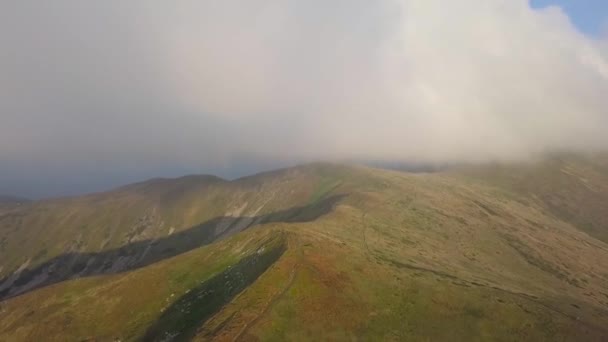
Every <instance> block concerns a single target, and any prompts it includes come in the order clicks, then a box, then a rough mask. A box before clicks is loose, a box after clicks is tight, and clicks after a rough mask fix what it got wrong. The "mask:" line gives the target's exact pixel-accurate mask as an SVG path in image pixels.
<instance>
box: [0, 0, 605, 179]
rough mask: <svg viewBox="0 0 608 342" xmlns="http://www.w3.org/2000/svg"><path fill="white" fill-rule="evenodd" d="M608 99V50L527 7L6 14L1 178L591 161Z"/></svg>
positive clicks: (250, 7) (0, 43) (53, 8)
mask: <svg viewBox="0 0 608 342" xmlns="http://www.w3.org/2000/svg"><path fill="white" fill-rule="evenodd" d="M606 94H608V43H607V40H606V39H603V38H598V37H594V38H591V37H588V36H585V35H584V34H582V33H580V32H579V31H577V30H576V28H575V27H574V26H573V25H572V24H571V23H570V21H569V19H568V17H567V15H566V14H565V13H564V12H563V11H562V10H561V9H560V8H558V7H548V8H545V9H541V10H533V9H531V8H530V5H529V3H528V1H525V0H486V1H477V0H461V1H458V2H455V1H450V2H447V1H440V0H379V1H367V0H332V1H321V0H311V1H296V0H265V1H261V2H251V1H244V0H226V1H221V2H220V1H194V0H180V1H172V2H166V1H159V0H148V1H144V0H127V1H118V0H109V1H102V2H96V3H91V2H82V1H77V0H56V1H52V2H44V3H40V2H32V1H14V2H8V3H3V4H2V5H0V163H1V164H2V165H3V170H0V173H1V174H0V179H2V178H4V179H10V178H11V177H13V176H14V175H13V173H16V174H18V173H20V172H23V169H24V168H31V169H34V170H45V171H46V172H51V171H52V172H54V173H55V174H57V175H67V174H74V175H76V174H81V173H82V172H83V171H84V170H95V169H98V168H99V167H104V168H106V169H112V170H121V169H122V168H126V169H134V170H135V169H138V168H141V170H144V169H145V170H149V172H154V170H163V169H167V168H169V166H170V165H178V166H179V167H177V168H176V169H179V170H182V169H183V170H186V169H187V170H197V169H205V168H208V169H213V168H215V169H217V168H221V167H228V166H230V165H233V164H235V163H239V162H242V161H243V160H257V161H260V160H264V161H269V162H273V163H281V162H296V161H307V160H312V159H334V158H338V159H374V160H379V159H385V160H418V161H484V160H490V159H492V160H494V159H514V158H523V157H529V156H533V155H536V154H539V153H543V152H546V151H551V150H575V151H589V150H596V149H603V148H606V147H608V135H606V134H605V128H606V127H608V113H607V112H606V108H608V97H607V96H606ZM83 165H84V166H83ZM4 166H6V167H4ZM32 172H33V171H32ZM91 172H92V171H91ZM116 172H118V171H116ZM142 172H143V171H142ZM35 175H36V172H33V173H32V177H34V178H35V177H36V176H35ZM66 177H67V176H66ZM13 178H14V177H13Z"/></svg>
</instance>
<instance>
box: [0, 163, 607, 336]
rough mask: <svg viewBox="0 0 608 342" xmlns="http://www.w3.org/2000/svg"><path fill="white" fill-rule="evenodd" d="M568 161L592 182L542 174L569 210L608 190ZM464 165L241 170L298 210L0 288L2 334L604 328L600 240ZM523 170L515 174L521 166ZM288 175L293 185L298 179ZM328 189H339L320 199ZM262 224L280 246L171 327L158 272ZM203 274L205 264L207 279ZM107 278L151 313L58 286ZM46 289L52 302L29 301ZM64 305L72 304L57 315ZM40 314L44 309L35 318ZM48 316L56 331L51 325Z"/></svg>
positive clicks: (257, 233)
mask: <svg viewBox="0 0 608 342" xmlns="http://www.w3.org/2000/svg"><path fill="white" fill-rule="evenodd" d="M561 162H565V161H564V160H562V161H561ZM561 162H560V163H561ZM567 162H568V163H570V164H569V165H571V168H576V170H577V173H576V176H572V175H569V176H568V177H576V179H580V178H581V177H582V178H584V179H587V180H588V181H590V180H591V179H593V184H594V185H597V186H598V187H597V188H596V190H597V192H593V194H591V193H588V192H586V191H580V193H579V192H577V191H578V190H576V189H577V188H576V186H577V185H576V184H578V183H576V182H574V181H572V182H568V181H566V180H564V183H561V181H560V182H559V183H557V182H556V183H555V186H554V190H553V191H552V190H551V186H549V185H546V187H544V188H543V189H545V190H544V191H545V192H544V193H545V194H546V195H547V196H552V194H554V193H560V192H562V191H563V193H564V194H569V192H567V191H565V190H563V187H565V186H571V187H572V188H573V189H574V190H573V191H574V192H576V193H577V195H576V197H567V196H564V199H563V201H562V203H563V205H564V206H565V207H567V208H576V206H577V203H578V204H580V205H581V206H583V205H586V204H588V203H589V201H593V200H594V199H593V198H587V196H600V197H601V196H605V189H606V188H605V186H606V185H605V183H603V180H602V179H603V178H601V177H603V175H605V173H603V172H604V171H602V168H601V167H598V168H592V169H589V168H587V167H586V166H585V165H587V164H586V163H587V161H585V160H581V159H576V158H571V159H569V160H568V161H567ZM543 163H544V164H534V165H517V166H512V167H513V170H515V171H519V172H522V170H526V168H534V169H539V170H540V169H541V166H540V165H543V166H542V168H547V170H545V171H542V172H545V173H547V174H548V175H549V174H551V172H553V171H551V170H553V169H552V166H551V165H553V164H551V163H548V162H543ZM473 171H475V172H477V174H474V173H472V172H473ZM473 171H472V170H467V171H466V172H464V171H463V170H458V171H450V172H446V173H436V174H408V173H400V172H394V171H386V170H378V169H370V168H364V167H346V166H335V165H313V166H305V167H299V168H296V169H291V170H285V171H281V172H278V173H269V174H265V175H261V176H257V177H253V178H249V179H246V180H242V181H241V182H242V183H239V187H240V188H241V191H242V193H243V195H242V196H244V198H254V197H248V196H260V194H261V193H263V192H260V191H257V190H256V189H258V188H256V187H255V186H258V184H277V185H276V187H274V188H273V189H277V193H280V194H284V196H285V197H283V198H284V200H283V201H277V202H272V203H276V204H273V205H272V207H274V208H272V207H268V208H266V209H268V210H269V211H275V209H277V208H280V209H288V207H289V206H300V207H301V208H304V209H299V213H300V214H299V219H297V220H295V219H292V220H288V219H283V220H266V221H260V222H259V224H257V225H255V226H252V227H251V228H249V229H247V230H243V231H241V232H240V233H238V234H236V235H234V236H233V237H231V238H228V240H221V241H219V242H218V241H216V242H212V243H211V244H210V245H207V246H206V247H203V248H202V249H201V250H200V251H199V250H198V249H197V250H195V251H192V252H189V253H187V254H182V255H179V256H176V257H174V258H171V259H168V260H166V261H161V262H159V263H154V264H151V265H150V266H146V267H143V268H140V269H136V270H132V271H129V272H127V273H123V274H118V275H109V276H102V277H94V278H85V279H78V280H70V281H67V282H62V283H59V284H55V285H52V286H50V287H45V288H42V289H38V290H34V291H31V292H28V293H25V294H23V295H20V296H18V297H16V298H11V299H8V300H5V301H4V302H2V309H1V310H2V315H3V316H0V327H1V328H0V332H1V333H2V334H4V336H6V338H7V339H15V340H27V336H34V335H26V333H24V331H30V332H31V331H35V332H36V334H41V335H38V336H43V334H45V333H48V336H56V337H57V338H58V339H60V337H61V336H62V335H63V334H66V335H65V336H83V335H82V334H81V335H67V334H68V333H70V332H72V331H86V330H87V329H89V328H88V327H87V326H86V324H90V323H87V322H97V324H98V326H99V327H98V328H96V329H97V330H95V329H94V330H91V331H92V332H91V333H90V334H89V335H86V336H89V337H94V336H97V337H100V340H104V339H110V338H116V337H118V338H121V339H124V340H133V339H135V340H136V339H139V338H141V337H142V336H144V335H142V334H145V333H149V334H150V335H147V336H148V337H150V338H152V339H153V338H156V337H158V336H161V335H163V334H164V333H166V332H167V331H168V332H170V333H172V332H174V333H178V334H180V333H181V334H183V335H181V336H192V335H193V336H195V337H196V339H199V340H208V339H217V340H234V339H237V340H279V341H281V340H319V339H334V340H351V339H362V340H373V339H383V340H409V339H427V340H450V341H454V340H462V341H470V340H488V339H494V340H508V341H512V340H534V341H542V340H545V341H559V340H572V341H574V340H590V341H593V340H598V341H601V340H606V339H608V330H607V328H606V327H608V290H607V289H608V266H607V265H608V245H607V244H606V243H605V242H603V241H602V240H601V239H600V238H599V237H598V235H597V234H591V233H590V232H589V231H587V230H585V229H582V228H581V226H580V225H579V223H578V221H576V220H573V219H572V218H571V217H564V216H563V215H561V214H560V213H559V211H555V209H552V208H551V207H550V206H548V205H547V204H546V203H545V201H544V200H542V199H539V195H538V194H539V192H537V193H529V192H523V191H522V190H521V189H520V188H518V187H516V186H514V185H513V184H515V183H513V182H509V183H507V182H504V181H503V180H502V179H503V177H504V176H503V175H501V174H500V173H499V172H496V171H494V169H492V168H481V167H480V168H478V169H476V170H473ZM560 172H561V171H560ZM570 173H573V172H572V171H570ZM505 174H508V175H509V176H511V175H513V174H514V172H513V171H510V172H505ZM561 174H564V173H563V172H562V173H561ZM286 175H291V176H290V177H291V178H290V181H289V182H278V181H276V180H277V179H282V177H286ZM518 177H520V178H518V179H519V181H525V180H526V179H527V178H526V177H529V176H518ZM557 178H558V179H561V176H560V177H557ZM531 183H533V184H535V183H537V181H536V182H532V181H531ZM289 184H292V185H293V184H299V188H298V189H300V190H298V189H296V190H294V189H293V188H292V187H291V186H290V185H289ZM558 184H559V185H558ZM248 187H251V188H248ZM245 189H247V190H245ZM251 189H253V190H251ZM248 191H251V192H253V194H250V193H249V192H248ZM288 194H291V195H288ZM294 194H295V195H294ZM597 194H599V195H597ZM290 196H293V197H290ZM331 198H333V199H335V200H334V201H330V202H328V203H326V202H325V201H327V199H331ZM289 201H291V202H289ZM283 202H284V203H283ZM269 203H271V202H269ZM314 203H321V204H324V203H325V204H327V205H317V206H315V205H314ZM271 208H272V210H271ZM266 209H263V210H266ZM222 210H225V209H222ZM222 210H220V211H222ZM580 210H581V211H580V212H578V214H577V215H579V216H580V217H583V218H584V217H586V215H588V214H587V213H588V212H587V211H585V210H587V209H583V208H580ZM592 213H593V220H594V222H603V221H602V220H606V217H605V215H608V213H602V212H601V211H600V210H593V211H592ZM296 217H298V215H296ZM262 237H267V238H268V239H271V238H274V237H276V238H277V239H279V238H280V239H281V241H285V242H284V243H282V244H281V245H282V246H284V250H282V252H281V254H280V256H279V257H278V259H276V260H274V259H273V262H272V264H271V266H269V267H268V268H267V269H265V270H264V271H263V272H262V273H261V275H260V276H259V277H257V278H255V280H254V281H252V282H251V283H247V286H245V287H243V288H242V289H239V290H242V292H239V293H238V294H236V295H234V296H233V297H231V298H230V300H228V301H226V302H225V303H221V305H216V306H214V307H213V310H209V311H206V313H207V315H204V317H201V316H200V314H195V315H192V316H189V311H188V310H185V309H184V308H188V307H193V306H196V307H198V305H199V304H200V303H199V304H196V303H198V302H196V299H195V297H192V296H188V295H187V294H186V293H185V291H182V292H175V293H176V295H175V297H176V299H175V300H174V301H175V302H176V303H179V304H178V305H177V306H175V307H177V308H178V311H177V312H182V310H181V309H184V310H183V311H184V312H182V314H183V315H185V316H179V317H180V319H179V320H177V321H187V322H191V324H190V325H188V326H180V325H175V322H176V320H175V319H174V317H175V316H172V315H165V316H163V315H162V313H161V312H160V308H161V307H164V305H166V303H167V302H166V300H167V299H166V298H167V293H168V292H166V291H168V290H162V291H165V292H158V291H161V290H158V289H166V287H167V286H169V285H167V284H168V283H169V284H170V283H171V280H169V278H167V277H169V276H168V275H166V274H169V275H171V274H178V275H179V274H180V273H179V272H184V270H192V269H196V270H197V271H196V272H198V271H199V270H200V269H205V270H206V269H207V268H213V267H212V266H209V265H211V264H203V261H201V264H197V265H198V266H200V267H195V266H193V265H194V264H189V265H187V266H182V265H186V264H187V262H186V261H183V260H194V259H196V260H199V259H200V260H207V261H204V262H215V261H214V260H215V259H216V258H211V257H202V255H203V254H200V253H206V252H201V251H210V250H214V249H215V248H220V247H219V246H228V244H230V243H231V242H230V241H232V239H235V240H234V241H249V240H250V239H251V241H254V240H255V241H258V240H256V239H261V240H263V241H266V240H264V239H263V238H262ZM273 241H274V240H273ZM263 243H265V242H262V244H263ZM221 248H223V247H221ZM253 249H254V248H250V249H248V250H253ZM226 250H231V249H226ZM258 250H259V249H258ZM194 255H198V256H200V257H193V258H192V259H190V258H191V256H194ZM243 257H245V256H243ZM212 259H213V260H212ZM238 260H240V259H238V258H233V259H231V263H232V264H233V265H236V264H237V263H238ZM192 262H194V261H192ZM161 265H162V266H161ZM160 267H163V272H162V273H163V274H164V275H162V277H161V278H158V280H155V281H151V280H150V278H143V277H144V275H146V274H149V275H150V277H151V274H153V273H154V274H157V272H154V271H150V270H157V269H158V268H160ZM225 269H227V268H225ZM173 270H181V271H173ZM205 270H201V272H207V271H205ZM175 272H177V273H175ZM189 272H192V271H189ZM196 272H193V277H195V278H196V277H199V278H197V279H201V278H204V279H210V278H212V276H211V275H209V274H210V273H196ZM205 274H207V275H209V276H207V278H205V277H206V276H204V275H205ZM99 279H103V281H97V280H99ZM118 279H120V282H121V284H122V285H121V287H120V288H119V287H111V286H108V287H104V288H105V289H106V291H107V292H106V294H107V295H108V296H112V295H113V294H115V295H116V296H117V297H120V296H124V295H123V294H119V293H128V291H132V290H131V289H139V291H137V293H138V294H139V293H140V292H145V293H146V295H142V296H143V297H142V299H141V303H147V304H146V305H150V306H152V307H153V310H150V311H147V310H145V309H142V307H141V306H137V305H135V306H133V308H134V309H132V311H133V314H132V315H136V314H137V313H138V312H155V313H156V315H152V314H150V315H149V316H146V317H148V318H146V319H142V320H139V321H138V323H137V324H136V323H128V324H127V323H125V324H124V325H120V326H119V325H113V324H114V323H112V324H110V323H108V324H107V325H104V322H105V321H106V320H108V319H113V318H112V317H114V313H116V315H117V317H123V316H120V315H125V313H124V312H125V311H126V312H131V311H129V310H131V309H130V307H131V306H132V305H131V304H130V302H129V301H120V302H118V304H116V305H114V306H112V307H111V308H107V309H106V307H105V305H106V304H104V303H105V302H106V301H109V302H112V300H109V299H108V297H102V296H90V297H86V298H88V299H87V300H88V302H82V301H76V302H73V303H72V302H66V301H59V299H57V298H63V295H62V293H65V291H70V290H69V289H71V288H74V287H77V288H78V289H80V290H79V291H83V292H82V293H89V292H87V291H91V292H90V293H98V292H96V291H98V290H94V289H95V288H96V287H97V286H101V285H100V284H105V282H108V284H110V283H111V282H112V281H118ZM144 279H145V280H144ZM176 279H178V280H176V282H177V284H178V285H179V286H182V287H181V288H182V289H186V288H188V287H189V286H191V285H188V284H193V283H194V282H189V280H183V281H181V280H179V279H181V278H180V277H179V276H176ZM188 279H190V278H189V277H188ZM201 281H203V280H201ZM141 284H145V288H143V289H142V287H141V286H142V285H141ZM211 284H220V285H221V284H222V282H221V281H218V282H212V283H211ZM178 285H174V286H178ZM192 286H193V285H192ZM214 286H215V285H214ZM147 291H149V292H150V293H149V294H148V293H147ZM172 293H173V292H172ZM169 296H170V294H169ZM134 297H137V296H134ZM177 297H179V298H177ZM46 298H49V299H48V300H51V299H52V300H55V299H53V298H56V299H57V301H55V302H49V304H48V305H46V306H44V308H45V310H46V311H40V308H41V307H43V305H42V304H41V303H43V302H44V301H43V300H42V299H45V300H46ZM220 298H223V297H220ZM102 301H103V302H102ZM189 303H194V304H195V305H190V304H189ZM26 304H27V305H29V306H27V305H26ZM141 305H144V304H141ZM25 308H27V309H25ZM37 308H38V309H37ZM68 308H70V309H68ZM65 310H79V311H76V312H75V313H74V314H72V315H71V317H73V318H72V319H71V321H69V322H64V321H61V319H63V317H64V316H63V313H64V312H66V311H65ZM30 311H32V312H33V313H30ZM38 312H39V313H38ZM174 312H176V311H174ZM14 314H17V316H14ZM37 314H40V316H36V315H37ZM28 315H31V316H32V317H33V318H32V319H28V318H27V317H29V316H28ZM180 315H181V314H180ZM47 316H48V317H52V318H49V321H45V320H44V317H47ZM12 317H20V319H17V318H12ZM34 318H35V319H34ZM124 320H126V321H127V322H128V321H129V319H127V318H125V319H124ZM120 321H123V319H121V320H120ZM40 322H46V324H41V323H40ZM57 322H61V323H57ZM62 324H63V325H62ZM121 324H122V323H121ZM132 325H136V326H137V328H133V326H132ZM57 326H62V327H63V328H62V329H58V328H52V327H57ZM193 326H196V329H194V328H193ZM28 329H29V330H28ZM53 329H55V330H53ZM79 329H80V330H79ZM173 329H175V330H173ZM176 331H177V332H176Z"/></svg>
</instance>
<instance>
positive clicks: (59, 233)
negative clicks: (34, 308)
mask: <svg viewBox="0 0 608 342" xmlns="http://www.w3.org/2000/svg"><path fill="white" fill-rule="evenodd" d="M316 169H319V172H316V171H314V170H316ZM321 169H327V171H328V172H334V171H331V170H333V169H336V170H335V172H338V173H339V172H340V171H339V169H341V167H337V166H335V167H334V166H324V167H320V166H318V165H311V166H306V167H301V168H295V169H290V170H280V171H275V172H272V173H267V174H260V175H257V176H255V177H249V178H243V179H240V180H237V181H232V182H227V181H223V180H221V179H218V178H215V177H211V176H190V177H184V178H179V179H158V180H151V181H147V182H143V183H139V184H134V185H130V186H126V187H123V188H120V189H117V190H114V191H110V192H107V193H100V194H93V195H89V196H83V197H74V198H66V199H59V200H51V201H42V202H36V203H33V204H29V205H23V206H20V207H18V208H14V209H13V210H10V211H8V212H6V213H1V212H0V298H2V297H7V296H12V295H15V294H19V293H22V292H24V291H28V290H30V289H32V288H36V287H39V286H42V285H45V284H48V283H54V282H57V281H61V280H65V279H68V278H71V277H79V276H87V275H94V274H104V273H115V272H120V271H125V270H129V269H133V268H137V267H140V266H144V265H147V264H150V263H152V262H155V261H158V260H160V259H163V258H166V257H170V256H173V255H177V254H179V253H182V252H185V251H187V250H191V249H193V248H196V247H198V246H200V245H203V244H206V243H210V242H212V241H214V240H216V239H218V238H223V237H225V236H229V235H232V234H234V233H236V232H238V231H241V230H244V229H247V228H248V227H250V226H252V225H256V224H260V223H263V222H273V221H297V220H311V219H314V217H315V215H321V214H323V213H324V211H328V210H330V207H331V203H330V202H332V201H335V200H337V199H328V200H327V201H326V202H320V201H319V199H320V198H321V196H322V195H324V192H326V191H329V190H331V188H329V187H331V186H334V185H333V184H326V183H324V180H323V177H324V176H323V172H324V171H322V170H321ZM326 187H327V188H326Z"/></svg>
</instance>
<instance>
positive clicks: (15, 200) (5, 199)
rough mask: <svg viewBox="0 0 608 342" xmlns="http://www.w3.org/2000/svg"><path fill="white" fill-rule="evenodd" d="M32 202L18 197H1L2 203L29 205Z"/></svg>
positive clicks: (0, 201)
mask: <svg viewBox="0 0 608 342" xmlns="http://www.w3.org/2000/svg"><path fill="white" fill-rule="evenodd" d="M29 201H30V200H28V199H26V198H22V197H17V196H9V195H0V203H27V202H29Z"/></svg>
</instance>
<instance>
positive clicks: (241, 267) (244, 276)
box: [143, 242, 287, 341]
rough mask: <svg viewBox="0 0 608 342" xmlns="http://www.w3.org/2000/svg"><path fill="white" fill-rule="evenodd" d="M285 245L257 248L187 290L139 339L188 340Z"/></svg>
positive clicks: (266, 267) (261, 271)
mask: <svg viewBox="0 0 608 342" xmlns="http://www.w3.org/2000/svg"><path fill="white" fill-rule="evenodd" d="M286 248H287V246H286V245H285V243H284V242H283V243H281V244H280V245H278V246H275V247H273V248H270V249H264V248H261V249H260V250H258V251H257V252H256V253H254V254H253V255H249V256H247V257H245V258H243V259H241V260H240V261H239V262H238V263H236V264H235V265H232V266H230V267H228V268H227V269H226V270H224V271H223V272H221V273H219V274H217V275H216V276H214V277H213V278H211V279H209V280H207V281H204V282H203V283H201V285H200V286H198V287H197V288H194V289H192V290H190V291H189V292H188V293H187V294H186V295H184V296H183V297H181V298H180V299H179V300H178V301H176V302H175V303H173V304H172V305H171V306H170V307H168V308H167V309H166V310H164V311H163V314H162V315H161V317H159V318H158V320H157V321H156V322H155V323H153V324H152V325H151V326H150V328H149V329H148V331H147V332H146V334H145V336H144V338H143V340H144V341H168V340H171V341H173V340H176V341H186V340H190V339H191V338H192V337H193V336H194V335H195V334H196V331H197V329H198V327H200V326H201V324H202V323H203V322H205V321H206V320H207V319H209V318H210V317H211V316H213V314H215V313H216V312H217V311H218V310H219V309H220V308H222V307H223V306H224V305H225V304H227V303H228V302H230V301H231V300H232V298H234V297H235V296H236V295H237V294H239V293H240V292H241V291H243V290H244V289H245V288H247V287H248V286H249V285H251V284H252V283H253V282H254V281H255V280H256V279H257V278H258V277H259V276H260V275H262V273H264V271H266V270H267V269H268V268H269V267H270V266H271V265H272V264H274V262H275V261H277V260H278V259H279V258H280V257H281V255H283V253H284V252H285V250H286Z"/></svg>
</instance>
